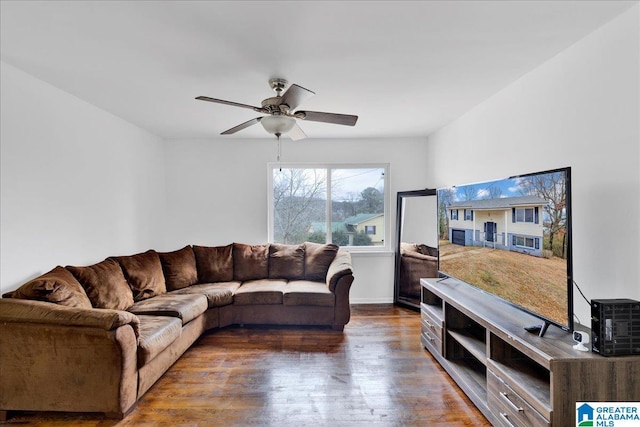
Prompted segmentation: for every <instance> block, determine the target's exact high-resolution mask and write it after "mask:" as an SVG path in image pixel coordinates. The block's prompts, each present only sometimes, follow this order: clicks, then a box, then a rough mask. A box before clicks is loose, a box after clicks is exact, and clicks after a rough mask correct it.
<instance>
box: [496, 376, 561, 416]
mask: <svg viewBox="0 0 640 427" xmlns="http://www.w3.org/2000/svg"><path fill="white" fill-rule="evenodd" d="M487 389H488V393H487V394H488V395H487V397H488V403H489V409H490V410H491V412H493V413H494V414H495V415H496V416H497V417H498V419H499V420H500V421H501V422H502V423H503V425H505V426H507V427H509V426H523V427H525V426H534V427H538V426H540V427H542V426H547V427H548V426H551V423H550V422H549V420H547V419H546V418H545V417H544V416H542V415H541V414H540V413H539V412H538V411H536V410H535V409H534V408H533V407H532V406H531V405H530V404H529V403H528V402H527V401H526V399H524V398H523V397H522V396H520V395H519V394H518V393H516V392H515V391H514V390H513V389H512V388H511V387H509V385H508V384H507V383H506V382H504V381H503V380H502V379H501V378H500V377H499V376H498V375H496V374H495V373H494V372H492V371H491V370H487Z"/></svg>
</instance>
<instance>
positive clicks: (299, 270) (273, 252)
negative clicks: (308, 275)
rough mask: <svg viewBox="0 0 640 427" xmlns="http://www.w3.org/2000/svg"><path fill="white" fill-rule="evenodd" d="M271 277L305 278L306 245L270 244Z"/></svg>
mask: <svg viewBox="0 0 640 427" xmlns="http://www.w3.org/2000/svg"><path fill="white" fill-rule="evenodd" d="M269 278H270V279H288V280H298V279H302V278H304V246H303V245H281V244H276V243H273V244H271V245H270V246H269Z"/></svg>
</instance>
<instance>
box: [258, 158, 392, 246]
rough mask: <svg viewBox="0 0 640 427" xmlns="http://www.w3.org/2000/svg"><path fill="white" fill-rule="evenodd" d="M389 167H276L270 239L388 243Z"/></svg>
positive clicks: (360, 244)
mask: <svg viewBox="0 0 640 427" xmlns="http://www.w3.org/2000/svg"><path fill="white" fill-rule="evenodd" d="M386 169H387V168H386V166H385V165H373V166H369V165H367V166H360V165H357V166H353V167H344V166H340V167H332V166H330V165H329V166H326V167H318V166H315V165H314V166H313V167H304V166H300V167H297V166H296V167H280V166H277V167H276V166H273V167H272V168H271V176H272V183H271V184H272V187H271V188H272V194H271V197H270V207H269V209H270V213H271V218H270V224H269V227H270V230H269V233H270V238H271V239H272V241H273V242H275V243H285V244H299V243H302V242H305V241H311V242H317V243H329V242H331V243H334V244H337V245H339V246H359V247H384V246H385V236H384V231H385V229H386V221H387V219H386V215H385V209H386V206H385V205H386V202H385V201H386V196H385V184H386V177H387V174H386Z"/></svg>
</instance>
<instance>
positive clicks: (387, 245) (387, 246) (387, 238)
mask: <svg viewBox="0 0 640 427" xmlns="http://www.w3.org/2000/svg"><path fill="white" fill-rule="evenodd" d="M279 168H282V169H327V195H328V199H330V197H331V170H332V169H384V244H383V245H380V246H341V248H344V249H347V250H349V252H363V253H366V252H389V251H390V250H391V234H390V231H391V227H390V224H389V222H390V217H389V212H390V211H389V200H390V198H389V193H390V187H389V163H297V162H296V163H280V162H269V163H267V233H268V237H267V239H268V240H267V241H268V242H269V243H273V240H274V238H273V236H274V229H273V218H274V212H273V171H274V169H279ZM328 201H329V200H328ZM326 209H327V219H328V220H331V203H327V206H326ZM331 233H332V227H327V241H328V242H331V241H332V235H331Z"/></svg>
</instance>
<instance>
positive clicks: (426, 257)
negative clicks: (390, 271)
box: [394, 189, 438, 309]
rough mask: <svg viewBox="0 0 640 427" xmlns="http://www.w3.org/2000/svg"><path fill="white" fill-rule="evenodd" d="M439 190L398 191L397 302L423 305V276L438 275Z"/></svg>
mask: <svg viewBox="0 0 640 427" xmlns="http://www.w3.org/2000/svg"><path fill="white" fill-rule="evenodd" d="M436 194H437V192H436V190H432V189H426V190H415V191H401V192H398V200H397V209H398V210H397V215H396V240H397V242H396V268H395V296H394V301H395V303H396V304H399V305H403V306H406V307H410V308H414V309H420V294H421V291H420V279H421V278H423V277H438V249H437V248H438V224H437V204H438V200H437V197H436Z"/></svg>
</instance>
